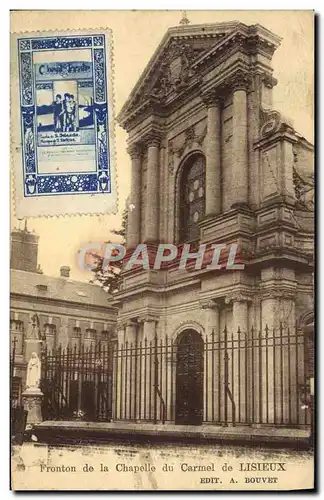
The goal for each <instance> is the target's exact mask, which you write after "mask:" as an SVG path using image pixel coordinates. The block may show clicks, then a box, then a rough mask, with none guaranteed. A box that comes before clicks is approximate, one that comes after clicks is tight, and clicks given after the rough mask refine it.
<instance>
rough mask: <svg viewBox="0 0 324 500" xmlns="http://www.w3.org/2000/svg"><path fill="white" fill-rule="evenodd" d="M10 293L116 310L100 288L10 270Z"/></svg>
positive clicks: (69, 280) (61, 278)
mask: <svg viewBox="0 0 324 500" xmlns="http://www.w3.org/2000/svg"><path fill="white" fill-rule="evenodd" d="M10 293H11V294H16V295H24V296H28V297H34V298H35V299H36V298H45V299H48V300H53V301H54V300H57V301H64V302H71V303H73V304H86V305H88V306H91V305H93V306H97V307H105V308H111V309H112V311H113V310H114V309H115V308H114V307H113V306H111V305H110V304H109V295H108V294H107V292H105V291H104V290H103V289H102V288H101V287H100V286H98V285H94V284H91V283H84V282H82V281H75V280H72V279H70V278H63V277H54V276H46V275H45V274H40V273H32V272H27V271H21V270H18V269H11V270H10Z"/></svg>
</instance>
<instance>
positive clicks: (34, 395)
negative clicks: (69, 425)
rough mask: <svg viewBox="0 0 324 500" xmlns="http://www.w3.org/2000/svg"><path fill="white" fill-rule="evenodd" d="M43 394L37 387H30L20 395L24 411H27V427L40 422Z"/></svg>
mask: <svg viewBox="0 0 324 500" xmlns="http://www.w3.org/2000/svg"><path fill="white" fill-rule="evenodd" d="M43 396H44V394H43V393H42V391H41V390H40V389H39V388H38V387H30V388H29V389H26V390H25V392H23V393H22V400H23V404H24V408H25V410H27V411H28V415H27V422H26V424H27V425H28V426H33V425H35V424H39V423H40V422H42V420H43V418H42V409H41V405H42V399H43Z"/></svg>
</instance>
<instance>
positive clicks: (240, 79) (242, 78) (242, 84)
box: [228, 70, 250, 92]
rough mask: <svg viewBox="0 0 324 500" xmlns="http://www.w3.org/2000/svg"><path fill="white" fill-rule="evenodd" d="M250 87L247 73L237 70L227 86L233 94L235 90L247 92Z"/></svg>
mask: <svg viewBox="0 0 324 500" xmlns="http://www.w3.org/2000/svg"><path fill="white" fill-rule="evenodd" d="M249 85H250V79H249V75H248V73H247V72H245V71H242V70H239V71H237V72H236V73H235V74H234V75H232V76H231V77H230V78H229V79H228V86H229V87H230V88H231V89H232V91H233V92H236V91H237V90H245V91H247V90H248V88H249Z"/></svg>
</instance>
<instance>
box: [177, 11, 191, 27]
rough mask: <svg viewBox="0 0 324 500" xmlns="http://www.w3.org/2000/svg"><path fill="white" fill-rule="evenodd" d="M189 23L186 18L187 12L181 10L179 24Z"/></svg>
mask: <svg viewBox="0 0 324 500" xmlns="http://www.w3.org/2000/svg"><path fill="white" fill-rule="evenodd" d="M189 23H190V21H189V19H188V18H187V11H186V10H183V11H182V18H181V20H180V23H179V24H189Z"/></svg>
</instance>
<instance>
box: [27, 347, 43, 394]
mask: <svg viewBox="0 0 324 500" xmlns="http://www.w3.org/2000/svg"><path fill="white" fill-rule="evenodd" d="M40 378H41V362H40V359H39V357H38V356H37V354H36V352H32V355H31V358H30V360H29V361H28V366H27V380H26V389H39V383H40Z"/></svg>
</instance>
